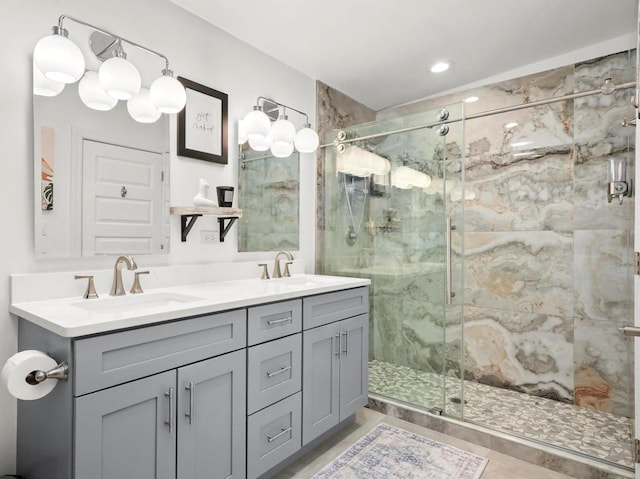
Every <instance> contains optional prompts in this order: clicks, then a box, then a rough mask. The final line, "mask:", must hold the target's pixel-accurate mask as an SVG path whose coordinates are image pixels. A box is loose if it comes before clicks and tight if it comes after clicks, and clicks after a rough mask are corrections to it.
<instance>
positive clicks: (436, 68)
mask: <svg viewBox="0 0 640 479" xmlns="http://www.w3.org/2000/svg"><path fill="white" fill-rule="evenodd" d="M450 66H451V63H449V62H438V63H436V64H435V65H433V66H432V67H431V73H442V72H444V71H447V70H448V69H449V67H450Z"/></svg>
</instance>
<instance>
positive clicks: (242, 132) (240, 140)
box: [238, 120, 249, 145]
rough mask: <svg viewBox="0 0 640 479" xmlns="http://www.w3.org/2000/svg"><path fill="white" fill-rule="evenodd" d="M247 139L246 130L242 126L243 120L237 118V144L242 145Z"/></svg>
mask: <svg viewBox="0 0 640 479" xmlns="http://www.w3.org/2000/svg"><path fill="white" fill-rule="evenodd" d="M248 139H249V137H248V136H247V130H245V128H244V120H238V145H244V144H245V143H246V142H247V140H248Z"/></svg>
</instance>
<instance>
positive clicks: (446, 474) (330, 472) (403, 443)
mask: <svg viewBox="0 0 640 479" xmlns="http://www.w3.org/2000/svg"><path fill="white" fill-rule="evenodd" d="M488 462H489V460H488V459H485V458H484V457H480V456H476V455H475V454H471V453H470V452H466V451H463V450H461V449H458V448H457V447H453V446H448V445H447V444H442V443H440V442H436V441H432V440H431V439H428V438H426V437H424V436H419V435H418V434H414V433H412V432H409V431H405V430H404V429H398V428H397V427H393V426H389V425H388V424H379V425H378V426H376V427H375V428H373V429H372V430H371V431H370V432H369V433H367V434H366V435H365V436H363V437H362V438H361V439H360V440H359V441H358V442H356V443H355V444H353V445H352V446H351V447H350V448H349V449H347V450H346V451H345V452H343V453H342V454H341V455H340V456H339V457H338V458H337V459H335V460H334V461H333V462H331V463H330V464H328V465H327V466H325V467H324V468H323V469H322V470H321V471H320V472H318V473H317V474H316V475H315V476H313V478H312V479H423V478H424V479H479V478H480V476H481V475H482V472H483V471H484V468H485V467H486V465H487V463H488Z"/></svg>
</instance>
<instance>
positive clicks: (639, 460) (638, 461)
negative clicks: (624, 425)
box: [633, 439, 640, 464]
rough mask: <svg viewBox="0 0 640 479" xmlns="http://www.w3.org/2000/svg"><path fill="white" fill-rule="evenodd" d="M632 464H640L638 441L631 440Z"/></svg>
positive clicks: (639, 442) (639, 443)
mask: <svg viewBox="0 0 640 479" xmlns="http://www.w3.org/2000/svg"><path fill="white" fill-rule="evenodd" d="M633 462H635V463H636V464H640V439H634V440H633Z"/></svg>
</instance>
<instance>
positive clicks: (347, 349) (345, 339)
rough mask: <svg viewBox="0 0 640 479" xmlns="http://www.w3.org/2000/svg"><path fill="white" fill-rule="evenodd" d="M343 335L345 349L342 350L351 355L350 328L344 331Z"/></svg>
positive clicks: (346, 354)
mask: <svg viewBox="0 0 640 479" xmlns="http://www.w3.org/2000/svg"><path fill="white" fill-rule="evenodd" d="M342 335H343V336H344V349H343V350H342V352H343V353H344V355H345V356H349V330H348V329H347V330H346V331H342Z"/></svg>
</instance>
